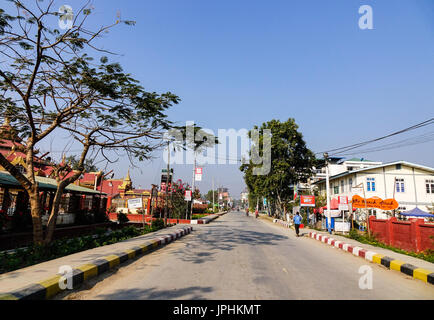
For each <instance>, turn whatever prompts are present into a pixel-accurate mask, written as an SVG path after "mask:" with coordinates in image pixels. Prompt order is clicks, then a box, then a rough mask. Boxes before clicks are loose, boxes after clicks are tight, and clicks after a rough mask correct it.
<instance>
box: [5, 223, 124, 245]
mask: <svg viewBox="0 0 434 320" xmlns="http://www.w3.org/2000/svg"><path fill="white" fill-rule="evenodd" d="M123 227H125V226H123V225H118V224H116V223H113V222H106V223H98V224H91V225H83V226H74V227H57V228H56V229H55V230H54V234H53V240H56V239H61V238H73V237H80V236H84V235H89V234H94V233H95V229H96V228H111V229H112V230H117V229H121V228H123ZM31 243H33V233H32V232H21V233H7V234H2V235H0V251H1V250H10V249H15V248H20V247H24V246H28V245H30V244H31Z"/></svg>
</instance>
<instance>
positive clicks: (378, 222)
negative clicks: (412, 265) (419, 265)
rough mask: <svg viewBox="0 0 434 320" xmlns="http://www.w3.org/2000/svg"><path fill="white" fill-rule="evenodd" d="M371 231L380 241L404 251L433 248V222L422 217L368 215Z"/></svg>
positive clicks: (419, 250)
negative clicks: (398, 218) (377, 217)
mask: <svg viewBox="0 0 434 320" xmlns="http://www.w3.org/2000/svg"><path fill="white" fill-rule="evenodd" d="M369 227H370V229H371V233H372V234H373V235H374V236H375V237H376V238H377V239H378V240H379V241H381V242H382V243H384V244H387V245H390V246H392V247H396V248H399V249H402V250H405V251H411V252H421V251H427V250H434V224H429V223H425V222H424V220H423V219H410V221H398V220H397V219H396V218H390V219H388V220H384V219H376V218H375V217H374V216H371V217H369Z"/></svg>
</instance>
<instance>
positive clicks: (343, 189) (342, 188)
mask: <svg viewBox="0 0 434 320" xmlns="http://www.w3.org/2000/svg"><path fill="white" fill-rule="evenodd" d="M341 192H342V193H344V192H345V185H344V180H341Z"/></svg>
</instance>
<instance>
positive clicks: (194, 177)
mask: <svg viewBox="0 0 434 320" xmlns="http://www.w3.org/2000/svg"><path fill="white" fill-rule="evenodd" d="M193 157H194V165H193V183H192V184H191V185H192V187H191V190H192V191H191V210H190V218H192V217H193V205H194V181H195V180H196V151H195V150H193Z"/></svg>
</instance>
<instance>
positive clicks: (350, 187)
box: [348, 178, 353, 191]
mask: <svg viewBox="0 0 434 320" xmlns="http://www.w3.org/2000/svg"><path fill="white" fill-rule="evenodd" d="M348 185H349V188H348V189H349V190H350V191H351V189H352V188H353V178H350V179H349V180H348Z"/></svg>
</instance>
